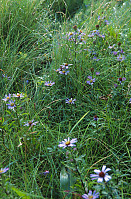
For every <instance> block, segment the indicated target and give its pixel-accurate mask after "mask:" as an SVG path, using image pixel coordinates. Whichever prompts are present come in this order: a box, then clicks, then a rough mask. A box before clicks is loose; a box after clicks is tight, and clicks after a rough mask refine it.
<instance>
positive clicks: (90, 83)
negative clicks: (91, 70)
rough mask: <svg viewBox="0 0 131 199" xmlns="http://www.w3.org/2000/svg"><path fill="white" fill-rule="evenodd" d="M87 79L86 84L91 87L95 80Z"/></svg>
mask: <svg viewBox="0 0 131 199" xmlns="http://www.w3.org/2000/svg"><path fill="white" fill-rule="evenodd" d="M88 79H90V80H88V81H87V82H86V83H87V84H89V85H92V84H93V83H94V82H95V78H94V79H92V76H88Z"/></svg>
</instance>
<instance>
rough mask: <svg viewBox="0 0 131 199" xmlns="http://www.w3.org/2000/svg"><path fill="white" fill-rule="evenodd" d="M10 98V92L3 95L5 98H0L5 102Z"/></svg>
mask: <svg viewBox="0 0 131 199" xmlns="http://www.w3.org/2000/svg"><path fill="white" fill-rule="evenodd" d="M10 98H11V94H10V93H9V95H5V98H4V99H2V100H4V101H5V102H7V101H8V100H10Z"/></svg>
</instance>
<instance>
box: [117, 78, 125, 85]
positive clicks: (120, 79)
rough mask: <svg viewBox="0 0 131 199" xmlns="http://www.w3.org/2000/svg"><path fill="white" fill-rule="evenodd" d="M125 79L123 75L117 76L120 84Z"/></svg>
mask: <svg viewBox="0 0 131 199" xmlns="http://www.w3.org/2000/svg"><path fill="white" fill-rule="evenodd" d="M125 80H126V78H125V77H123V78H122V77H119V78H118V81H119V82H120V84H121V83H122V82H123V81H125Z"/></svg>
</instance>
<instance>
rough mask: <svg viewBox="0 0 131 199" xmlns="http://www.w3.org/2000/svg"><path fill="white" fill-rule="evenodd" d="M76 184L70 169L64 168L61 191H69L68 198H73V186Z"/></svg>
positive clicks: (61, 174) (61, 177)
mask: <svg viewBox="0 0 131 199" xmlns="http://www.w3.org/2000/svg"><path fill="white" fill-rule="evenodd" d="M73 184H74V178H73V176H72V172H71V170H70V169H67V170H66V168H65V167H64V166H63V167H62V169H61V172H60V189H61V190H62V191H69V193H68V194H67V193H66V195H67V197H66V198H70V197H71V191H72V189H71V186H72V185H73Z"/></svg>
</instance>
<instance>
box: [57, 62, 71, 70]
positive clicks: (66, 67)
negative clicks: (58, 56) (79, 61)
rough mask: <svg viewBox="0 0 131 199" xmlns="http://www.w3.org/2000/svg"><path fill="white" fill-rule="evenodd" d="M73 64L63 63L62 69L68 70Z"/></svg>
mask: <svg viewBox="0 0 131 199" xmlns="http://www.w3.org/2000/svg"><path fill="white" fill-rule="evenodd" d="M72 65H73V64H67V63H63V64H62V65H60V66H61V69H68V68H69V66H72Z"/></svg>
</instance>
